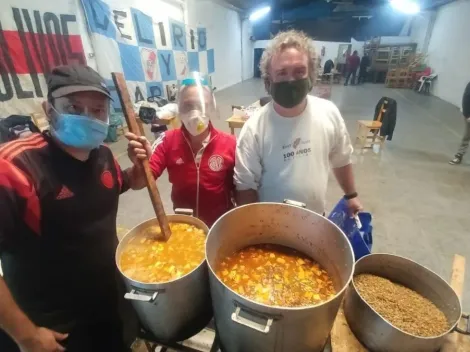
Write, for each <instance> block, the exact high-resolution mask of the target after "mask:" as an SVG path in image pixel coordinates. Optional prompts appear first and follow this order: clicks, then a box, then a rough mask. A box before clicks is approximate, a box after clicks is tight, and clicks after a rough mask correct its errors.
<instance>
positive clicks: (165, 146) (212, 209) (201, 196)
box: [150, 125, 236, 227]
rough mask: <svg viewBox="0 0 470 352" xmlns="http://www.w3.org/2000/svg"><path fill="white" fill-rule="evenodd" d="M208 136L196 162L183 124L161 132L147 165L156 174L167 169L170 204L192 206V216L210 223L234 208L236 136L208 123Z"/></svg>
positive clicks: (175, 206)
mask: <svg viewBox="0 0 470 352" xmlns="http://www.w3.org/2000/svg"><path fill="white" fill-rule="evenodd" d="M209 128H210V132H211V133H210V139H209V143H208V144H207V145H206V147H205V148H204V150H203V152H202V157H201V160H200V162H199V164H197V163H196V156H195V155H194V153H193V151H192V149H191V146H190V143H189V133H188V131H187V130H186V129H185V128H184V127H181V128H179V129H175V130H171V131H167V132H165V133H162V134H161V135H160V137H159V138H158V140H157V141H156V142H155V144H154V151H153V153H152V156H151V158H150V168H151V169H152V172H153V175H154V176H155V178H158V177H160V175H161V174H162V172H163V171H164V170H165V169H167V170H168V175H169V181H170V183H171V184H172V186H173V187H172V190H171V200H172V201H173V208H188V209H193V211H194V216H196V217H198V218H199V219H201V220H202V221H204V222H205V223H206V224H207V226H209V227H210V226H212V224H213V223H214V222H215V221H216V220H217V219H218V218H219V217H220V216H221V215H223V214H224V213H225V212H227V211H228V210H230V209H232V208H233V203H232V194H233V190H234V185H233V168H234V166H235V146H236V141H235V137H234V136H232V135H229V134H227V133H224V132H222V131H219V130H217V129H215V128H214V127H213V126H212V125H210V127H209Z"/></svg>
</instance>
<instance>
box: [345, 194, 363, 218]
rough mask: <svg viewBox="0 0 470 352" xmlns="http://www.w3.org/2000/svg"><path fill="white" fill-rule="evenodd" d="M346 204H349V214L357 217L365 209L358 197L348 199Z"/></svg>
mask: <svg viewBox="0 0 470 352" xmlns="http://www.w3.org/2000/svg"><path fill="white" fill-rule="evenodd" d="M346 202H347V204H348V208H349V212H350V214H351V215H352V216H354V215H356V214H357V213H359V212H360V211H361V210H362V209H363V208H362V204H361V201H360V200H359V198H357V197H355V198H352V199H348V200H346Z"/></svg>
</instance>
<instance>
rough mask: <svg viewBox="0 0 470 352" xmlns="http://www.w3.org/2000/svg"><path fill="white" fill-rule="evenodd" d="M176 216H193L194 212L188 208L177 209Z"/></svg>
mask: <svg viewBox="0 0 470 352" xmlns="http://www.w3.org/2000/svg"><path fill="white" fill-rule="evenodd" d="M175 214H179V215H188V216H193V214H194V210H192V209H187V208H176V209H175Z"/></svg>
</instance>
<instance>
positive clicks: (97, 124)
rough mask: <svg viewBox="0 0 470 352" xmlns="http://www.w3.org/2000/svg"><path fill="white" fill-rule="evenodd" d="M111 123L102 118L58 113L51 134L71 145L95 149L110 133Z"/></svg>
mask: <svg viewBox="0 0 470 352" xmlns="http://www.w3.org/2000/svg"><path fill="white" fill-rule="evenodd" d="M108 127H109V125H108V124H107V123H105V122H102V121H100V120H97V119H94V118H90V117H86V116H81V115H72V114H57V115H56V117H55V121H54V122H53V123H52V124H51V134H52V135H53V136H54V137H55V138H57V139H58V140H59V141H60V142H62V143H64V144H65V145H67V146H69V147H74V148H80V149H88V150H91V149H95V148H98V147H99V146H100V144H101V143H103V141H104V140H105V138H106V136H107V135H108Z"/></svg>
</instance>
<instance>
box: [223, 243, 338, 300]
mask: <svg viewBox="0 0 470 352" xmlns="http://www.w3.org/2000/svg"><path fill="white" fill-rule="evenodd" d="M216 274H217V276H218V277H219V278H220V279H221V280H222V282H223V283H224V284H226V285H227V286H228V287H230V288H231V289H232V290H234V291H235V292H237V293H238V294H240V295H242V296H245V297H247V298H249V299H252V300H254V301H256V302H259V303H263V304H266V305H271V306H281V307H300V306H307V305H315V304H319V303H322V302H324V301H327V300H328V299H330V298H331V297H333V296H334V295H335V294H336V291H335V288H334V286H333V282H332V280H331V278H330V276H329V275H328V273H327V272H326V271H325V270H324V269H323V268H321V267H320V265H319V264H318V263H316V262H315V261H313V260H312V259H311V258H309V257H307V256H306V255H305V254H303V253H300V252H298V251H296V250H294V249H291V248H288V247H285V246H280V245H272V244H260V245H254V246H249V247H246V248H244V249H242V250H240V251H238V252H236V253H234V254H233V255H231V256H228V257H226V258H225V259H224V260H222V261H221V262H219V263H218V265H217V266H216Z"/></svg>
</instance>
